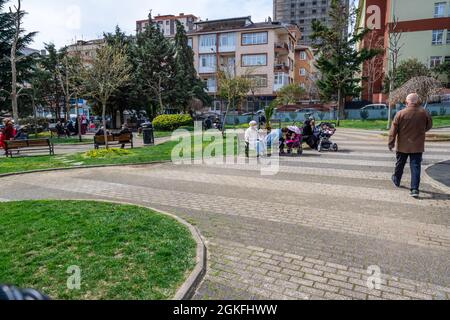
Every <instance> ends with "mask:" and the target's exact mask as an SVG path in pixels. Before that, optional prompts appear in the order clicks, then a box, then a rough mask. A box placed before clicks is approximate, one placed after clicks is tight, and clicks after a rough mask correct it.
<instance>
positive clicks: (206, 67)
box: [200, 54, 216, 72]
mask: <svg viewBox="0 0 450 320" xmlns="http://www.w3.org/2000/svg"><path fill="white" fill-rule="evenodd" d="M215 69H216V55H215V54H201V55H200V71H201V72H211V71H212V72H215Z"/></svg>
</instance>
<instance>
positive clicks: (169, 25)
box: [136, 13, 198, 38]
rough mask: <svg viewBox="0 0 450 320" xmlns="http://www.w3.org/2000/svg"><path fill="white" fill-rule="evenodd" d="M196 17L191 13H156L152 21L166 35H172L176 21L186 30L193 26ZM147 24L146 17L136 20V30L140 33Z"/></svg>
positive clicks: (175, 30) (174, 32)
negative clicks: (176, 14)
mask: <svg viewBox="0 0 450 320" xmlns="http://www.w3.org/2000/svg"><path fill="white" fill-rule="evenodd" d="M197 20H198V18H197V17H196V16H194V15H192V14H184V13H180V14H179V15H178V16H175V15H171V14H169V15H157V16H155V17H153V21H154V22H155V23H156V24H157V25H158V27H159V29H160V30H161V32H162V33H163V34H164V36H166V37H169V38H170V37H174V36H175V34H176V32H177V25H176V21H179V22H181V24H182V25H183V26H184V28H185V30H186V31H192V30H194V27H195V22H197ZM147 25H148V18H147V19H145V20H139V21H136V32H137V33H140V32H142V31H143V30H144V28H145V27H146V26H147Z"/></svg>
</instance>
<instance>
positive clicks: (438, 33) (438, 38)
mask: <svg viewBox="0 0 450 320" xmlns="http://www.w3.org/2000/svg"><path fill="white" fill-rule="evenodd" d="M443 39H444V30H433V35H432V40H431V44H432V45H440V44H442V43H443Z"/></svg>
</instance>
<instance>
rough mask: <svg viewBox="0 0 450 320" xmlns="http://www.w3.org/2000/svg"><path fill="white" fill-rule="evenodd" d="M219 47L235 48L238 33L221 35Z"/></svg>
mask: <svg viewBox="0 0 450 320" xmlns="http://www.w3.org/2000/svg"><path fill="white" fill-rule="evenodd" d="M219 47H226V48H235V47H236V34H235V33H223V34H221V35H220V36H219Z"/></svg>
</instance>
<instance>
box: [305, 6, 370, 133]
mask: <svg viewBox="0 0 450 320" xmlns="http://www.w3.org/2000/svg"><path fill="white" fill-rule="evenodd" d="M330 8H331V10H330V13H329V15H330V22H331V25H330V26H327V25H325V24H322V23H321V22H320V21H315V22H313V27H312V28H313V34H312V35H311V39H312V40H313V42H314V47H315V48H316V49H318V51H319V58H318V59H317V68H318V69H319V71H320V72H321V76H322V78H321V79H320V80H319V81H318V82H317V86H318V88H319V90H320V93H321V96H322V98H324V99H327V100H329V99H333V98H335V99H336V100H337V104H338V117H337V122H338V125H339V124H340V119H344V118H345V109H344V108H345V99H346V97H347V96H357V95H358V94H359V93H360V91H361V88H360V87H359V83H360V82H361V79H358V78H357V77H356V75H357V74H358V73H360V69H361V65H362V64H363V63H364V62H365V61H367V60H369V59H371V58H373V57H374V56H375V55H377V54H378V53H377V52H376V51H375V50H373V49H367V48H364V49H362V50H360V51H357V50H356V44H357V43H358V42H360V41H362V39H364V37H365V35H366V34H367V32H368V31H369V30H368V29H364V30H361V29H359V28H356V29H355V30H354V32H353V33H351V34H350V35H349V34H348V32H347V29H348V25H349V21H352V20H354V18H355V17H356V16H357V14H358V9H351V10H349V8H348V7H347V5H346V4H345V3H343V2H342V1H340V0H332V1H331V6H330Z"/></svg>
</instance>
